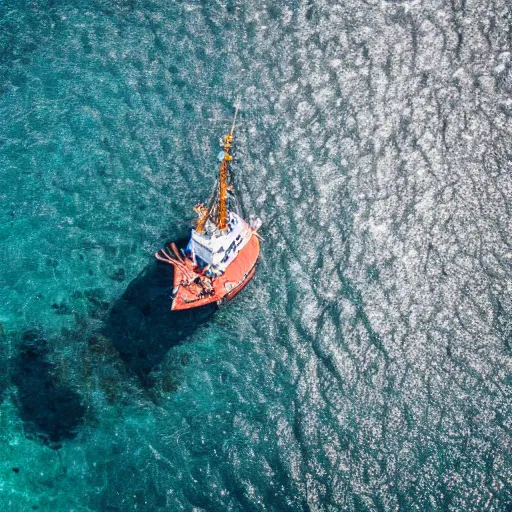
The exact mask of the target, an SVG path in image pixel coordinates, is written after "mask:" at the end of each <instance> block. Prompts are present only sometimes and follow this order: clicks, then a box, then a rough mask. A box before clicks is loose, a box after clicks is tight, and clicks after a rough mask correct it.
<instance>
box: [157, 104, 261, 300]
mask: <svg viewBox="0 0 512 512" xmlns="http://www.w3.org/2000/svg"><path fill="white" fill-rule="evenodd" d="M238 111H239V103H238V102H237V104H236V108H235V116H234V119H233V123H232V125H231V130H230V131H229V133H227V134H226V135H224V137H222V139H221V140H220V144H221V152H220V153H219V161H220V168H219V173H218V179H217V182H216V184H215V186H214V191H213V193H212V195H211V197H210V199H209V201H208V202H207V204H206V205H205V204H203V203H199V204H198V205H196V206H195V207H194V211H195V213H196V214H197V220H196V223H195V228H194V229H192V231H191V235H190V239H189V240H188V243H187V244H186V246H185V247H184V248H181V249H180V248H178V247H177V245H176V244H175V243H171V244H169V245H167V246H166V247H164V248H163V249H160V250H159V251H158V252H157V253H156V254H155V256H156V258H157V259H158V260H160V261H163V262H165V263H168V264H170V265H172V266H173V267H174V276H173V291H172V303H171V309H172V310H183V309H191V308H196V307H199V306H204V305H206V304H211V303H217V304H219V305H220V304H222V303H223V302H226V301H228V300H231V299H232V298H233V297H234V296H235V295H237V294H238V293H239V292H240V291H241V290H242V289H243V288H244V287H245V286H246V285H247V283H248V282H249V281H250V280H251V279H252V278H253V276H254V274H255V272H256V263H257V261H258V256H259V253H260V242H259V240H260V237H259V234H258V229H259V227H260V225H261V221H260V220H259V219H256V220H254V221H252V222H250V223H247V222H246V221H245V220H244V219H243V218H242V217H241V216H240V213H239V211H238V207H237V206H238V203H237V201H236V193H235V188H234V182H233V175H232V164H233V146H234V142H235V124H236V119H237V115H238Z"/></svg>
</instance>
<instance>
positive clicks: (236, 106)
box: [229, 94, 242, 135]
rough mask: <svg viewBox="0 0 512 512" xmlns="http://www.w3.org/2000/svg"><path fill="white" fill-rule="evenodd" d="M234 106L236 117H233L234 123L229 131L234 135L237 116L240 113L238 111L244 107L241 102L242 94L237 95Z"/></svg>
mask: <svg viewBox="0 0 512 512" xmlns="http://www.w3.org/2000/svg"><path fill="white" fill-rule="evenodd" d="M233 106H234V107H235V117H234V119H233V124H232V125H231V131H230V132H229V134H230V135H233V132H234V131H235V123H236V116H237V115H238V111H239V110H240V109H241V108H242V104H241V103H240V94H239V95H238V96H237V97H236V100H235V104H234V105H233Z"/></svg>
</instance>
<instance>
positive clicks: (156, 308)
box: [101, 261, 217, 388]
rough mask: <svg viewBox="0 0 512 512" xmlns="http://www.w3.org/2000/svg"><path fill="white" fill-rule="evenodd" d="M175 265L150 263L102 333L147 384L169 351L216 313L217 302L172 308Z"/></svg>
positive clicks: (128, 291)
mask: <svg viewBox="0 0 512 512" xmlns="http://www.w3.org/2000/svg"><path fill="white" fill-rule="evenodd" d="M173 272H174V270H173V267H172V266H171V265H168V264H166V263H162V262H160V261H154V262H152V263H150V264H149V265H148V266H147V267H146V268H145V269H144V270H143V271H142V272H141V273H140V274H139V275H138V276H137V277H136V278H135V279H134V280H133V281H132V282H131V283H130V284H129V285H128V287H127V288H126V290H125V292H124V293H123V295H122V296H121V297H120V298H119V299H118V300H117V301H116V302H115V303H114V305H113V307H112V309H111V310H110V313H109V314H108V317H107V319H106V322H105V325H104V326H103V327H102V329H101V334H102V335H103V336H105V337H106V338H107V339H109V340H110V341H111V342H112V344H113V345H114V347H115V348H116V349H117V351H118V352H119V355H120V357H121V359H122V360H123V361H124V363H125V365H126V366H127V367H128V368H129V369H130V370H131V371H132V372H133V373H135V374H136V375H137V376H138V377H139V378H140V380H141V383H142V384H143V386H144V387H147V388H150V387H152V386H153V384H154V379H153V378H152V376H151V371H152V370H153V369H154V368H155V367H157V366H158V365H159V364H160V363H161V362H162V361H163V360H164V358H165V356H166V354H167V353H168V351H169V350H170V349H171V348H172V347H173V346H175V345H177V344H178V343H180V341H182V340H184V339H185V338H186V337H187V336H190V335H191V334H192V333H193V332H194V331H195V330H196V329H197V328H198V327H199V326H200V325H202V324H203V323H205V322H206V321H207V320H208V319H210V318H211V317H212V316H213V314H214V313H215V311H216V309H217V306H216V304H210V305H207V306H202V307H199V308H194V309H189V310H185V311H171V293H172V286H173V285H172V283H173Z"/></svg>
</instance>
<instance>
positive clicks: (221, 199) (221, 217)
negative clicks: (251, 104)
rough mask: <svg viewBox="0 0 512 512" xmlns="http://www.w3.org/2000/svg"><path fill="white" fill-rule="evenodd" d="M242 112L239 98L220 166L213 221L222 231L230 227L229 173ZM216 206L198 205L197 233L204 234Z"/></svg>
mask: <svg viewBox="0 0 512 512" xmlns="http://www.w3.org/2000/svg"><path fill="white" fill-rule="evenodd" d="M239 110H240V96H238V97H237V99H236V102H235V116H234V118H233V124H232V125H231V131H230V132H229V133H228V134H227V135H224V137H223V139H222V147H223V149H224V156H223V158H222V162H221V164H220V169H219V188H218V191H219V196H218V204H217V206H218V207H217V211H216V213H217V215H216V217H217V218H216V219H213V218H212V220H214V222H215V225H216V226H217V228H218V229H219V230H220V231H225V230H226V229H227V227H228V189H229V184H228V172H229V163H230V162H231V160H233V157H232V155H231V148H232V145H233V136H234V133H235V124H236V118H237V115H238V111H239ZM215 206H216V205H212V206H211V208H210V209H208V208H206V207H205V206H204V205H203V204H198V205H197V206H196V207H195V208H194V211H195V212H196V213H197V215H198V219H197V224H196V231H197V232H198V233H202V232H203V230H204V226H205V224H206V221H207V220H208V219H209V218H211V216H212V215H214V212H215Z"/></svg>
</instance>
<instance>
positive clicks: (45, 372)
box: [12, 330, 85, 449]
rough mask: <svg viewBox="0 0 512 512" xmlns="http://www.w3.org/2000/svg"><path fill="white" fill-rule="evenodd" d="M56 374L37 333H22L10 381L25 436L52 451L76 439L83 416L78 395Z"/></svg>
mask: <svg viewBox="0 0 512 512" xmlns="http://www.w3.org/2000/svg"><path fill="white" fill-rule="evenodd" d="M57 373H58V372H57V367H56V365H55V364H53V363H52V362H50V360H49V349H48V342H47V340H46V339H45V338H44V337H42V335H41V333H39V332H38V331H35V330H31V331H27V332H25V333H24V334H23V337H22V341H21V345H20V350H19V354H18V358H17V361H16V365H15V369H14V375H13V379H12V380H13V382H14V384H15V385H16V386H17V387H18V400H19V409H20V416H21V419H22V420H23V422H24V424H25V431H26V432H27V433H28V434H34V435H36V436H37V437H39V438H40V439H42V440H43V441H44V442H45V443H47V444H48V445H49V446H51V447H52V448H55V449H57V448H60V443H61V442H62V441H63V440H65V439H72V438H74V437H75V436H76V433H77V429H78V427H79V426H80V425H81V424H82V422H83V418H84V414H85V407H84V406H83V405H82V401H81V398H80V395H78V394H77V393H76V392H75V391H73V390H72V389H70V388H68V387H67V386H65V385H64V384H63V383H62V382H60V380H59V379H58V377H57Z"/></svg>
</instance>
